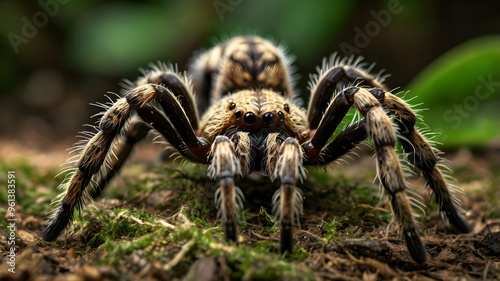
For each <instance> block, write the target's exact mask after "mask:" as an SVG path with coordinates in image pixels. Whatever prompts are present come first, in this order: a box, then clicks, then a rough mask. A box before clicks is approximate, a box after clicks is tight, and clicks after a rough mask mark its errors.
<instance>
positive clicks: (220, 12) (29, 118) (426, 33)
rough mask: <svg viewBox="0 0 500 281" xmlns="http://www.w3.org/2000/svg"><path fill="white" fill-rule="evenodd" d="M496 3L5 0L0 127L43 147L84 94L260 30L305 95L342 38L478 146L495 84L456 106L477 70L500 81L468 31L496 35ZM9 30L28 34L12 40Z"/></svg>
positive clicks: (60, 132) (448, 137) (85, 110)
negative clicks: (460, 108)
mask: <svg viewBox="0 0 500 281" xmlns="http://www.w3.org/2000/svg"><path fill="white" fill-rule="evenodd" d="M64 2H66V3H64ZM499 6H500V2H498V1H483V2H481V4H476V3H472V2H466V1H460V2H456V1H452V0H445V1H407V0H400V1H399V0H387V1H361V0H359V1H349V0H338V1H320V0H311V1H300V0H287V1H286V0H277V1H264V0H256V1H245V0H231V1H229V0H211V1H201V0H185V1H160V0H142V1H136V0H121V1H112V0H100V1H98V0H94V1H77V0H71V1H62V0H61V1H60V2H59V0H42V1H1V2H0V21H1V24H0V34H2V35H3V36H4V37H3V38H4V39H5V40H3V41H1V43H0V48H1V49H2V51H1V52H0V71H1V72H2V79H0V131H2V132H5V133H4V134H3V135H4V137H5V136H6V137H10V136H16V137H17V138H19V139H23V140H25V141H26V142H33V143H34V144H33V145H35V146H43V145H44V144H47V145H50V144H51V143H52V142H53V140H54V139H55V138H61V137H67V136H73V135H74V134H75V132H76V131H77V130H78V128H80V126H81V124H84V123H89V122H91V121H90V120H89V116H91V115H93V114H95V113H96V109H93V108H90V107H88V103H90V102H95V101H104V100H105V98H104V97H103V95H104V94H105V93H106V92H107V91H112V92H118V91H119V87H118V86H117V84H118V82H119V81H120V79H122V78H127V79H131V80H134V79H135V77H136V76H137V75H139V72H138V71H137V69H138V68H139V67H147V65H148V63H150V62H156V61H158V60H161V61H167V62H173V63H179V68H180V69H181V70H183V69H185V68H186V66H187V65H188V63H189V59H190V58H191V57H192V56H193V54H194V53H196V51H197V50H200V48H205V49H206V48H210V47H211V46H213V44H214V43H216V42H219V41H221V40H224V39H225V38H227V37H229V36H233V35H239V34H258V35H261V36H264V37H267V38H271V39H273V40H274V41H275V42H276V43H283V44H284V45H286V46H288V49H289V51H290V53H291V54H292V55H293V56H294V57H295V58H296V60H295V63H294V65H295V66H296V67H297V72H298V73H300V75H301V77H302V78H301V79H300V80H299V83H298V88H299V89H300V90H301V93H300V94H301V96H302V97H303V99H304V100H305V101H306V102H307V96H308V91H307V90H306V87H307V80H308V79H307V75H308V74H309V73H311V72H312V73H314V72H315V67H316V66H317V65H320V64H321V59H322V58H323V57H325V56H328V55H330V54H331V53H333V52H336V51H338V52H340V54H341V55H347V54H348V52H346V50H345V46H347V45H349V46H352V47H354V49H353V50H355V51H354V53H355V54H356V55H362V56H364V57H365V58H366V61H367V62H370V63H371V62H376V63H377V66H376V68H375V71H378V70H380V69H382V68H384V69H386V70H387V72H388V73H392V74H393V76H392V77H391V78H390V79H389V80H388V81H387V85H388V87H389V88H391V89H394V88H397V87H400V89H402V90H404V91H407V90H409V91H410V92H409V94H408V96H407V97H413V96H415V95H418V98H417V99H415V102H417V103H418V102H423V103H424V104H425V105H424V106H423V107H425V108H429V110H428V111H424V112H423V113H422V115H423V116H424V117H425V121H426V122H427V123H428V124H429V126H430V127H431V128H437V129H438V131H439V132H441V133H442V135H441V136H440V137H439V138H438V140H440V141H441V142H443V143H444V144H445V145H446V146H448V147H456V146H461V145H470V146H484V145H486V144H488V143H490V142H491V141H492V139H493V138H498V137H499V134H498V133H497V132H498V130H494V128H495V127H497V125H498V122H499V121H498V120H499V118H498V114H497V115H495V114H494V113H495V111H494V109H495V108H496V107H498V98H497V96H498V94H497V92H493V93H492V94H491V96H489V97H488V98H485V99H484V100H479V103H478V105H477V109H475V110H472V111H473V112H471V110H469V111H466V112H465V114H461V115H464V117H461V120H460V124H459V125H457V124H458V121H457V119H456V118H455V117H454V116H455V115H454V114H455V113H453V110H454V107H455V105H461V104H464V102H466V103H467V101H468V100H467V99H471V98H470V97H473V96H474V95H475V90H476V88H477V86H478V85H480V84H481V81H479V80H478V79H479V78H480V77H484V78H485V79H488V78H489V77H490V75H491V77H492V78H491V79H492V80H493V81H498V80H500V78H499V77H500V74H499V73H500V71H499V70H498V67H495V65H498V50H499V49H500V48H499V47H500V46H499V43H498V40H497V39H494V38H493V37H491V38H490V39H477V40H478V41H474V38H479V37H482V36H491V35H498V34H500V19H499V18H498V16H497V15H496V12H495V11H498V9H499V8H500V7H499ZM395 7H396V8H395ZM47 9H48V10H47ZM47 11H49V12H50V11H52V12H51V13H49V12H47ZM395 11H397V12H395ZM44 12H45V13H49V14H51V15H50V16H48V17H47V20H46V22H44V23H43V24H42V25H41V26H38V27H36V32H34V34H31V35H30V36H25V34H24V33H23V32H25V31H26V24H27V23H26V22H30V23H31V24H33V23H35V22H36V20H37V19H38V20H40V19H41V18H40V17H38V18H37V15H40V13H44ZM361 33H362V34H361ZM12 34H16V35H18V36H21V37H24V38H25V39H26V42H23V43H22V44H19V45H17V46H14V45H15V44H14V43H12V39H11V38H12ZM28 37H29V38H28ZM361 37H364V38H365V40H364V42H363V44H362V45H360V44H359V40H360V38H361ZM469 40H473V41H471V43H464V42H467V41H469ZM474 42H475V43H474ZM461 44H462V45H461ZM459 45H460V46H459ZM456 46H459V47H456ZM455 47H456V48H455ZM16 49H18V52H16ZM447 52H449V53H447ZM445 53H447V54H445ZM427 65H429V67H427ZM419 73H420V74H419ZM414 77H416V78H415V79H413V78H414ZM469 102H470V105H472V102H471V101H469ZM466 105H467V104H465V106H466ZM473 107H474V108H475V107H476V106H475V105H474V106H473ZM450 109H451V110H452V113H451V114H449V115H446V116H444V114H445V112H447V110H450ZM20 112H22V113H23V114H20ZM465 115H467V117H465ZM450 120H452V121H450ZM12 124H17V126H12ZM35 140H36V141H35Z"/></svg>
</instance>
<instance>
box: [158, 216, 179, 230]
mask: <svg viewBox="0 0 500 281" xmlns="http://www.w3.org/2000/svg"><path fill="white" fill-rule="evenodd" d="M157 221H158V223H159V224H160V225H161V226H163V227H166V228H170V229H172V230H175V225H173V224H170V223H168V222H166V221H164V220H162V219H159V220H157Z"/></svg>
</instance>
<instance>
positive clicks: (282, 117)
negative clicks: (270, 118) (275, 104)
mask: <svg viewBox="0 0 500 281" xmlns="http://www.w3.org/2000/svg"><path fill="white" fill-rule="evenodd" d="M278 118H279V119H280V121H281V122H283V121H285V114H284V113H283V112H281V111H280V110H278Z"/></svg>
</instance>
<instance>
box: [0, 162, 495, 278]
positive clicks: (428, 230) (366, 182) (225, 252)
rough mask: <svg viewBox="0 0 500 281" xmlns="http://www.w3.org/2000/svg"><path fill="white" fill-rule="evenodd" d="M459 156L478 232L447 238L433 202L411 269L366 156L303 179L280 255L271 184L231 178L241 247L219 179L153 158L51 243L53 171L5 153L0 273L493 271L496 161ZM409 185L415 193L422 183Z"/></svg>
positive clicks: (468, 274)
mask: <svg viewBox="0 0 500 281" xmlns="http://www.w3.org/2000/svg"><path fill="white" fill-rule="evenodd" d="M462 154H463V153H462ZM465 154H466V155H465V156H463V155H461V154H460V153H459V154H456V155H454V156H453V157H455V158H456V159H458V160H457V161H459V164H456V163H457V161H453V162H452V163H453V165H454V166H455V167H454V168H455V171H456V173H457V176H458V178H459V182H460V184H461V186H462V187H464V188H465V189H466V191H467V192H466V196H465V197H464V200H463V201H464V208H465V209H466V210H468V212H467V218H468V221H469V222H471V225H472V226H473V227H474V234H469V235H457V234H455V233H454V232H453V230H452V229H450V228H448V227H446V226H445V225H444V224H443V223H442V222H441V220H440V218H439V214H438V212H437V208H436V206H435V204H431V203H429V204H428V206H429V208H428V210H427V214H426V215H424V216H422V217H421V218H420V223H421V224H422V225H423V231H422V237H423V241H424V244H425V245H426V247H427V249H428V251H429V254H430V258H431V259H430V260H429V262H428V263H427V264H425V265H418V264H415V263H414V262H413V261H412V260H411V258H410V256H409V254H408V252H407V250H406V247H405V246H404V243H403V242H402V241H401V240H400V239H399V238H398V236H397V234H395V233H394V232H391V231H390V230H391V229H392V228H391V227H388V226H390V220H391V213H390V211H389V203H388V199H387V198H386V196H384V197H382V199H380V194H379V190H378V188H377V187H375V186H374V185H373V184H372V180H373V175H374V170H373V166H371V164H369V165H364V164H359V163H371V159H370V157H369V156H368V157H362V159H361V161H356V163H358V164H355V165H353V166H350V167H348V168H347V169H340V170H337V171H334V172H332V171H330V170H329V171H327V172H324V171H321V170H309V175H308V179H307V180H306V181H305V182H303V183H301V184H300V188H301V189H302V190H303V192H304V196H305V200H304V211H303V214H302V216H301V228H300V229H299V230H297V231H296V233H295V240H296V247H295V252H294V253H293V254H292V255H286V256H283V255H280V253H279V227H278V226H277V225H276V222H275V221H274V219H273V217H272V215H271V209H272V208H271V205H270V202H271V199H270V198H271V197H272V195H273V193H274V191H275V190H276V189H278V188H279V184H278V183H276V182H274V183H272V182H270V181H269V180H268V179H267V178H266V177H262V176H258V175H252V176H250V177H248V178H245V179H237V185H238V186H239V187H240V188H241V189H242V190H243V191H244V193H245V196H246V201H245V210H244V211H243V212H242V215H241V216H242V218H244V219H243V220H242V221H241V223H240V241H239V243H238V245H236V244H234V243H227V242H225V241H224V234H223V233H222V228H221V227H220V225H219V224H218V222H217V221H216V214H217V210H216V209H215V205H214V203H213V194H214V192H215V190H216V188H217V183H215V182H213V181H211V180H209V179H208V178H207V177H206V176H205V174H206V170H205V168H204V167H197V166H193V165H188V164H178V163H166V164H165V163H158V162H140V163H133V164H130V165H127V166H126V168H125V169H124V170H123V172H122V174H121V175H120V177H119V178H117V179H116V180H115V181H114V182H112V184H111V185H110V186H109V187H108V188H107V189H106V190H105V191H104V193H103V194H102V196H101V197H100V198H99V199H97V200H96V201H95V202H94V203H92V204H90V205H89V206H88V207H87V208H86V209H85V210H83V212H82V213H80V214H78V215H75V222H74V225H73V227H72V230H71V231H70V232H69V233H67V234H66V236H65V238H60V239H58V240H57V241H56V242H52V243H47V242H45V241H43V240H42V239H41V238H40V235H41V230H42V228H43V223H44V220H45V214H46V213H47V212H48V211H49V210H50V201H51V200H52V199H53V198H54V197H55V196H56V195H57V193H58V191H57V189H56V188H57V186H58V184H59V182H60V180H61V177H57V178H54V176H55V175H56V174H57V172H58V168H57V166H53V167H52V166H51V167H48V168H47V167H44V168H43V169H41V168H40V167H39V166H37V165H36V164H33V163H31V162H30V161H29V160H28V159H29V158H27V157H26V158H17V159H8V161H7V160H2V161H0V167H1V170H2V171H9V170H13V171H16V203H17V206H16V218H17V219H18V222H17V229H16V235H17V240H16V245H17V257H16V273H15V274H11V273H9V272H8V271H7V268H8V264H7V263H6V259H5V255H3V257H2V263H1V264H0V277H1V278H0V279H2V280H3V278H5V279H7V280H10V279H13V280H137V279H144V280H155V279H159V280H183V279H184V280H321V279H325V280H385V279H393V278H397V279H404V278H407V279H412V280H413V279H418V280H420V279H422V280H425V279H426V278H428V279H442V280H451V279H456V278H478V279H481V278H484V279H495V278H499V277H500V257H499V256H500V250H499V243H500V237H499V236H500V235H499V232H498V228H499V227H498V226H499V222H500V221H499V219H498V218H499V217H500V209H499V207H498V206H500V202H499V201H500V196H499V192H500V191H499V188H498V184H499V181H500V180H499V177H498V173H497V172H498V171H499V170H500V169H499V167H500V166H499V165H498V162H492V161H490V160H488V159H486V158H487V157H483V156H478V155H471V154H470V155H469V154H467V153H465ZM461 157H462V158H464V157H469V158H467V159H468V161H467V159H465V160H464V159H462V158H461ZM365 158H366V159H365ZM471 161H472V162H471ZM473 163H474V164H473ZM478 163H479V164H480V165H479V164H478ZM478 165H479V167H478ZM478 169H479V170H478ZM6 174H7V173H6V172H2V174H1V175H0V182H2V183H3V182H6ZM412 182H413V183H414V185H415V186H416V188H417V189H419V190H423V188H422V187H421V186H422V185H423V181H422V180H420V181H416V180H412ZM422 194H424V195H425V193H422ZM6 198H7V191H6V189H4V188H2V189H1V191H0V216H1V217H2V219H1V220H0V237H1V238H2V239H1V241H0V249H1V250H2V253H6V252H7V250H8V249H9V246H8V245H7V235H8V233H7V228H6V226H7V221H6V220H5V219H3V218H4V217H5V216H6V209H5V207H6V204H7V201H6ZM387 230H389V232H387ZM203 278H205V279H203Z"/></svg>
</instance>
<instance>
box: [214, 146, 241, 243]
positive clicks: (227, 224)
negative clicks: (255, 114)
mask: <svg viewBox="0 0 500 281" xmlns="http://www.w3.org/2000/svg"><path fill="white" fill-rule="evenodd" d="M211 155H212V163H211V164H210V167H209V168H208V171H207V173H208V176H209V177H211V178H214V179H216V178H217V179H219V183H220V187H219V189H217V191H216V193H215V203H216V205H217V208H218V209H219V212H218V216H220V218H221V219H222V224H223V226H224V236H225V237H226V240H228V241H238V211H239V208H240V207H241V203H242V199H243V194H242V193H241V190H240V189H239V188H238V187H236V186H235V185H234V176H235V175H236V174H241V167H240V161H239V160H238V158H237V157H236V154H235V149H234V145H233V143H232V142H231V141H230V140H229V138H227V137H225V136H218V137H217V138H216V139H215V141H214V143H213V145H212V152H211Z"/></svg>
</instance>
